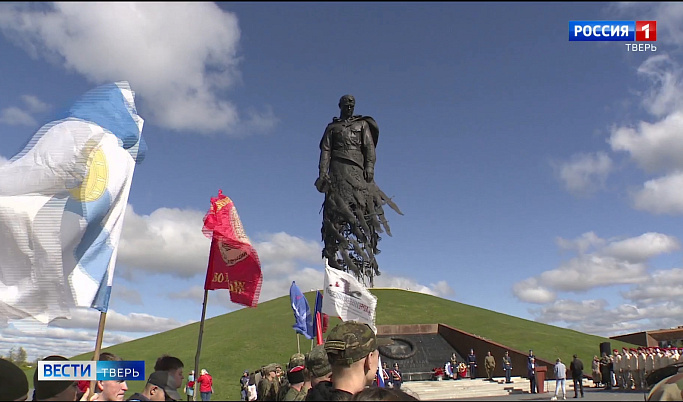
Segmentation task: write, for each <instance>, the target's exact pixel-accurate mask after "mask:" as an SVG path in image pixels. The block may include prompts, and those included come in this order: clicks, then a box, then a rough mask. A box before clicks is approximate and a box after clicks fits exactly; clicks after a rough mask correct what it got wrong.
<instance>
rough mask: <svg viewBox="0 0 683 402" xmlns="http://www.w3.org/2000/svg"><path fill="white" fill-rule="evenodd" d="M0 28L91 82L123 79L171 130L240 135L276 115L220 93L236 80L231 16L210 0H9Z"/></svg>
mask: <svg viewBox="0 0 683 402" xmlns="http://www.w3.org/2000/svg"><path fill="white" fill-rule="evenodd" d="M0 28H2V30H3V32H4V33H5V35H6V36H8V37H10V38H11V39H14V40H15V41H16V42H18V43H19V45H21V46H22V47H23V48H24V49H25V50H26V51H27V52H28V53H29V54H31V55H32V56H34V57H39V56H42V57H45V58H47V59H48V60H51V61H53V62H55V63H58V64H61V65H62V66H63V67H64V68H66V69H68V70H72V71H76V72H78V73H79V74H82V75H83V76H85V77H86V78H87V79H88V80H90V81H92V82H94V83H103V82H112V81H118V80H121V79H125V80H128V81H129V82H130V83H131V86H132V88H133V89H134V90H135V91H136V93H137V94H138V95H140V96H141V98H142V103H143V105H144V107H145V110H147V112H146V113H145V114H146V117H145V118H146V119H147V120H148V121H150V122H154V123H156V124H159V125H162V126H164V127H168V128H171V129H176V130H183V131H197V132H204V133H209V132H218V131H222V132H229V133H242V132H243V131H244V130H249V129H252V130H253V129H259V128H269V127H272V125H273V124H275V120H276V119H275V118H274V116H273V115H272V112H271V111H269V110H268V109H266V110H265V112H257V111H253V110H252V111H249V112H247V113H246V118H243V117H241V114H240V113H239V112H238V109H237V107H236V106H235V105H234V104H233V103H232V102H230V101H227V100H224V99H221V98H220V97H219V95H218V94H219V93H220V92H222V91H224V90H225V89H226V88H229V87H230V86H232V85H234V84H235V83H236V82H239V81H240V73H239V71H238V69H237V65H238V63H239V57H238V56H237V52H238V43H239V39H240V29H239V26H238V21H237V17H236V16H235V14H233V13H230V12H226V11H223V10H221V9H220V8H219V7H218V6H217V5H216V4H215V3H210V2H203V3H202V2H200V3H118V2H109V3H102V2H100V3H68V2H66V3H50V4H38V5H36V4H25V3H19V4H9V5H5V6H3V8H2V9H1V10H0Z"/></svg>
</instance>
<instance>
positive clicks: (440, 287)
mask: <svg viewBox="0 0 683 402" xmlns="http://www.w3.org/2000/svg"><path fill="white" fill-rule="evenodd" d="M375 287H378V288H397V289H406V290H412V291H413V292H419V293H424V294H428V295H432V296H437V297H445V296H449V295H452V294H454V293H455V292H454V291H453V288H451V286H450V285H449V284H448V282H446V281H439V282H437V283H430V284H429V285H428V286H426V285H422V284H420V283H418V282H417V281H415V280H414V279H411V278H405V277H401V276H393V275H389V274H386V273H385V274H384V275H380V276H378V277H376V278H375Z"/></svg>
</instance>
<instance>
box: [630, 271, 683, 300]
mask: <svg viewBox="0 0 683 402" xmlns="http://www.w3.org/2000/svg"><path fill="white" fill-rule="evenodd" d="M622 296H624V297H625V298H626V299H628V300H631V301H632V302H634V303H639V304H641V305H644V306H648V307H652V306H654V305H657V304H660V303H663V302H676V301H677V302H678V303H680V304H683V268H673V269H669V270H660V271H656V272H654V273H653V274H652V278H651V279H650V280H649V281H647V282H645V283H642V284H640V285H638V286H635V287H634V288H632V289H630V290H628V291H626V292H623V293H622Z"/></svg>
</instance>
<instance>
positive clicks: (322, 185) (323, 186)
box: [315, 175, 330, 193]
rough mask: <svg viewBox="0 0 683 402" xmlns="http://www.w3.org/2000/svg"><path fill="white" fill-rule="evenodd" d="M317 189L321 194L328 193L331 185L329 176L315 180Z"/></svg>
mask: <svg viewBox="0 0 683 402" xmlns="http://www.w3.org/2000/svg"><path fill="white" fill-rule="evenodd" d="M315 188H316V189H317V190H318V192H321V193H326V192H327V190H328V189H329V188H330V184H329V181H328V178H327V175H321V176H320V177H318V178H317V179H316V180H315Z"/></svg>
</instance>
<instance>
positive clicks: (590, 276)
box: [539, 255, 647, 292]
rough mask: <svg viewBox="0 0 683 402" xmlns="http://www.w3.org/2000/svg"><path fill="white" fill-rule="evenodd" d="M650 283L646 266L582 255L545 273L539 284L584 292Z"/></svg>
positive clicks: (557, 288)
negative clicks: (621, 285) (607, 287)
mask: <svg viewBox="0 0 683 402" xmlns="http://www.w3.org/2000/svg"><path fill="white" fill-rule="evenodd" d="M644 280H647V266H646V265H645V264H642V263H631V262H628V261H625V260H618V259H616V258H612V257H606V256H599V255H586V256H579V257H576V258H573V259H571V260H569V261H568V262H566V263H564V264H562V265H560V267H558V268H556V269H553V270H550V271H545V272H543V273H542V274H541V275H540V277H539V282H540V283H542V284H543V285H544V286H547V287H549V288H551V289H555V290H557V291H564V292H581V291H586V290H589V289H592V288H596V287H602V286H611V285H618V284H630V283H640V282H642V281H644Z"/></svg>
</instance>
